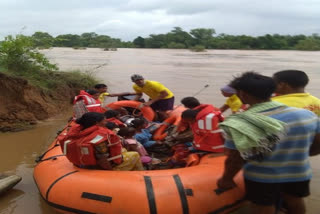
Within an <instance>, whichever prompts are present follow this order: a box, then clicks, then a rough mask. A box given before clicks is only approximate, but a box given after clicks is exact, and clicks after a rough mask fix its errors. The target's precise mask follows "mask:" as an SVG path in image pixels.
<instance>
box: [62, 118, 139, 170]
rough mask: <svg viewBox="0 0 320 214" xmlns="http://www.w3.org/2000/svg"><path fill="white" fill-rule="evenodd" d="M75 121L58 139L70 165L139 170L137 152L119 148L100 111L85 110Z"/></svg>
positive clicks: (115, 137)
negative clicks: (62, 136)
mask: <svg viewBox="0 0 320 214" xmlns="http://www.w3.org/2000/svg"><path fill="white" fill-rule="evenodd" d="M76 123H77V125H74V126H72V127H71V129H70V130H69V132H68V133H67V135H66V137H65V138H64V139H63V140H62V141H61V147H62V150H63V152H64V154H65V155H66V157H67V158H68V159H69V161H70V162H72V163H73V164H74V165H76V166H77V167H80V168H94V169H95V168H100V169H107V170H124V171H128V170H143V167H142V164H141V161H140V156H139V154H138V153H137V152H126V151H122V146H121V142H120V138H119V137H118V136H117V135H116V134H115V133H114V132H112V131H110V130H109V129H107V128H106V127H105V123H106V120H105V117H104V115H103V114H101V113H97V112H88V113H85V114H84V115H83V116H82V117H81V118H79V119H78V120H77V121H76Z"/></svg>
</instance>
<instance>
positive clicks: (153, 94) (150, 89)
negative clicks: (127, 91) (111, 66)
mask: <svg viewBox="0 0 320 214" xmlns="http://www.w3.org/2000/svg"><path fill="white" fill-rule="evenodd" d="M132 88H133V90H134V91H135V92H137V93H145V94H146V95H148V96H149V97H150V98H151V99H152V100H153V99H155V98H157V97H159V96H160V92H161V91H167V93H168V96H166V97H165V98H164V99H169V98H171V97H173V96H174V95H173V93H172V92H171V91H170V90H169V89H168V88H166V87H165V86H164V85H162V84H161V83H160V82H156V81H151V80H145V85H144V86H143V87H139V86H138V85H137V84H134V85H133V86H132Z"/></svg>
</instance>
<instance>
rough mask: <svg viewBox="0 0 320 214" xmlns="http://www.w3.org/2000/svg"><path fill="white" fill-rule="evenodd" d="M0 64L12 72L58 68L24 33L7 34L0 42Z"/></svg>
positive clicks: (53, 69)
mask: <svg viewBox="0 0 320 214" xmlns="http://www.w3.org/2000/svg"><path fill="white" fill-rule="evenodd" d="M0 66H3V67H4V68H6V69H8V70H9V71H13V72H18V73H22V72H28V71H31V70H49V71H55V70H58V67H57V66H56V65H55V64H51V63H50V62H49V60H48V59H47V58H46V57H45V56H44V55H43V54H41V53H39V52H38V50H37V49H35V48H34V45H33V42H32V39H31V38H30V37H27V36H24V35H17V36H16V37H13V36H7V37H6V38H5V40H4V41H3V42H1V44H0Z"/></svg>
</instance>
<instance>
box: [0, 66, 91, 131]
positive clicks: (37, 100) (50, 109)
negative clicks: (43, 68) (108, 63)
mask: <svg viewBox="0 0 320 214" xmlns="http://www.w3.org/2000/svg"><path fill="white" fill-rule="evenodd" d="M88 78H91V77H87V76H85V75H84V74H76V73H64V72H51V73H47V74H46V75H45V76H42V77H40V78H39V77H38V78H37V83H38V84H35V83H34V82H33V80H34V76H32V75H29V76H28V75H25V76H24V77H23V78H22V77H17V76H15V75H8V74H5V73H0V99H1V106H0V131H2V132H6V131H21V130H25V129H29V128H32V127H33V126H34V125H35V124H37V122H38V121H41V120H45V119H48V118H50V117H53V116H55V115H57V114H58V113H61V112H63V111H65V110H66V109H68V108H69V106H71V103H72V98H73V97H74V96H75V95H76V94H77V93H78V92H79V90H80V89H83V88H88V87H92V85H94V84H95V80H94V79H93V78H92V79H90V81H87V82H85V81H83V80H84V79H88ZM53 79H57V80H59V82H57V81H56V82H54V81H53ZM49 80H50V82H51V84H53V83H55V85H52V86H49V87H41V84H42V85H43V83H44V82H48V81H49Z"/></svg>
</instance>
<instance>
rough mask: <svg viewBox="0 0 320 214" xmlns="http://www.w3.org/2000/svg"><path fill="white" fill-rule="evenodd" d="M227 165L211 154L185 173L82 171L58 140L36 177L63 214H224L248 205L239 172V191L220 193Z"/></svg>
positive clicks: (222, 158) (48, 199) (40, 162)
mask: <svg viewBox="0 0 320 214" xmlns="http://www.w3.org/2000/svg"><path fill="white" fill-rule="evenodd" d="M66 131H67V129H65V130H64V131H63V132H62V133H61V134H65V132H66ZM224 161H225V156H217V155H215V154H208V155H206V156H204V157H202V158H201V159H200V161H199V164H197V165H195V166H191V167H186V168H177V169H166V170H150V171H147V170H146V171H107V170H93V169H82V168H78V167H76V166H74V165H73V164H72V163H71V162H69V160H68V159H67V158H66V157H65V155H64V154H63V153H62V150H61V148H60V145H59V142H58V140H57V139H55V140H54V141H53V143H52V144H51V145H50V146H49V149H48V150H47V151H46V152H45V153H44V154H43V155H42V156H41V157H39V159H38V160H37V162H38V163H37V165H36V166H35V168H34V174H33V175H34V180H35V183H36V185H37V187H38V189H39V192H40V195H41V196H42V198H43V199H44V200H45V201H46V202H47V203H48V204H49V205H50V206H52V207H53V208H54V209H56V210H57V211H59V212H62V213H81V214H82V213H86V214H90V213H101V214H104V213H108V214H110V213H114V214H118V213H119V214H120V213H121V214H125V213H128V214H171V213H172V214H178V213H181V214H207V213H212V214H222V213H229V212H231V211H232V210H234V209H236V208H238V207H239V206H241V205H242V204H244V194H245V191H244V182H243V176H242V173H241V172H240V173H239V174H237V176H236V177H235V182H236V184H237V187H236V188H233V189H231V190H222V189H219V188H218V187H217V180H218V179H219V178H220V177H221V176H222V173H223V168H224Z"/></svg>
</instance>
